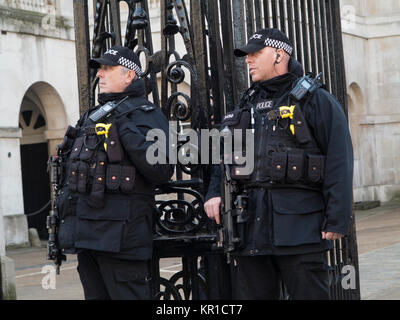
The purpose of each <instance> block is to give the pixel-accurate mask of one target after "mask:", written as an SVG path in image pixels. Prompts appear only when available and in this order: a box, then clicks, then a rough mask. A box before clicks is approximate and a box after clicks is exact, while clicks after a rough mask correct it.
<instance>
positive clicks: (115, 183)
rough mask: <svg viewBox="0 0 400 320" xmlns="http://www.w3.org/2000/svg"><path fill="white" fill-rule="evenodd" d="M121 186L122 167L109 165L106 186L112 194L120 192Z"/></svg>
mask: <svg viewBox="0 0 400 320" xmlns="http://www.w3.org/2000/svg"><path fill="white" fill-rule="evenodd" d="M120 185H121V166H120V165H119V164H109V165H108V166H107V174H106V186H107V190H108V191H111V192H116V191H118V189H119V187H120Z"/></svg>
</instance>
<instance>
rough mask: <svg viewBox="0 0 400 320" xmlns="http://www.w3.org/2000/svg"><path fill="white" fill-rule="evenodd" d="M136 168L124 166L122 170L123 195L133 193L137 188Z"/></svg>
mask: <svg viewBox="0 0 400 320" xmlns="http://www.w3.org/2000/svg"><path fill="white" fill-rule="evenodd" d="M135 173H136V170H135V167H132V166H123V167H122V169H121V174H122V177H121V186H120V188H121V191H122V192H123V193H131V192H132V191H133V189H134V187H135Z"/></svg>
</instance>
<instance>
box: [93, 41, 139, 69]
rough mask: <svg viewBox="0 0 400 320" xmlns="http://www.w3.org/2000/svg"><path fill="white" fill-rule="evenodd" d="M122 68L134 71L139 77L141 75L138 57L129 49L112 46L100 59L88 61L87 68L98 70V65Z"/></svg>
mask: <svg viewBox="0 0 400 320" xmlns="http://www.w3.org/2000/svg"><path fill="white" fill-rule="evenodd" d="M102 64H103V65H106V66H118V65H121V66H124V67H126V68H128V69H131V70H133V71H135V73H136V74H137V75H138V76H139V77H141V76H142V75H143V72H142V66H141V64H140V60H139V57H138V56H137V54H136V53H134V52H133V51H132V50H131V49H129V48H127V47H122V46H113V47H111V48H110V49H108V50H107V51H106V52H105V53H104V55H103V56H102V57H101V58H96V59H91V60H89V67H91V68H94V69H98V68H100V65H102Z"/></svg>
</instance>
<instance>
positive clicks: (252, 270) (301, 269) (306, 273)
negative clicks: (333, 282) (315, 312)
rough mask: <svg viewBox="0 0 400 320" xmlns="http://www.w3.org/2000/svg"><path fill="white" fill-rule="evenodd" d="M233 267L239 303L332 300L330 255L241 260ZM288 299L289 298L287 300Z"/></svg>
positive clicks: (301, 255)
mask: <svg viewBox="0 0 400 320" xmlns="http://www.w3.org/2000/svg"><path fill="white" fill-rule="evenodd" d="M231 263H233V265H232V277H233V279H232V286H233V295H234V298H235V299H238V300H278V299H280V298H282V295H281V293H282V285H281V284H282V282H283V283H284V285H285V291H286V292H285V297H283V298H289V299H292V300H329V298H330V296H329V285H330V281H329V266H328V264H327V255H326V252H318V253H308V254H299V255H287V256H238V257H234V259H233V261H232V262H231ZM287 295H288V297H287Z"/></svg>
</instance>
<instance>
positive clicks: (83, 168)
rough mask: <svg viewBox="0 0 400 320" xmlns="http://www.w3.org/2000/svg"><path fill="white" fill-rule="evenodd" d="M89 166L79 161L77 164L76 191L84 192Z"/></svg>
mask: <svg viewBox="0 0 400 320" xmlns="http://www.w3.org/2000/svg"><path fill="white" fill-rule="evenodd" d="M88 172H89V166H88V165H87V164H86V163H84V162H82V161H80V162H79V166H78V192H80V193H86V189H87V180H88Z"/></svg>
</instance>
